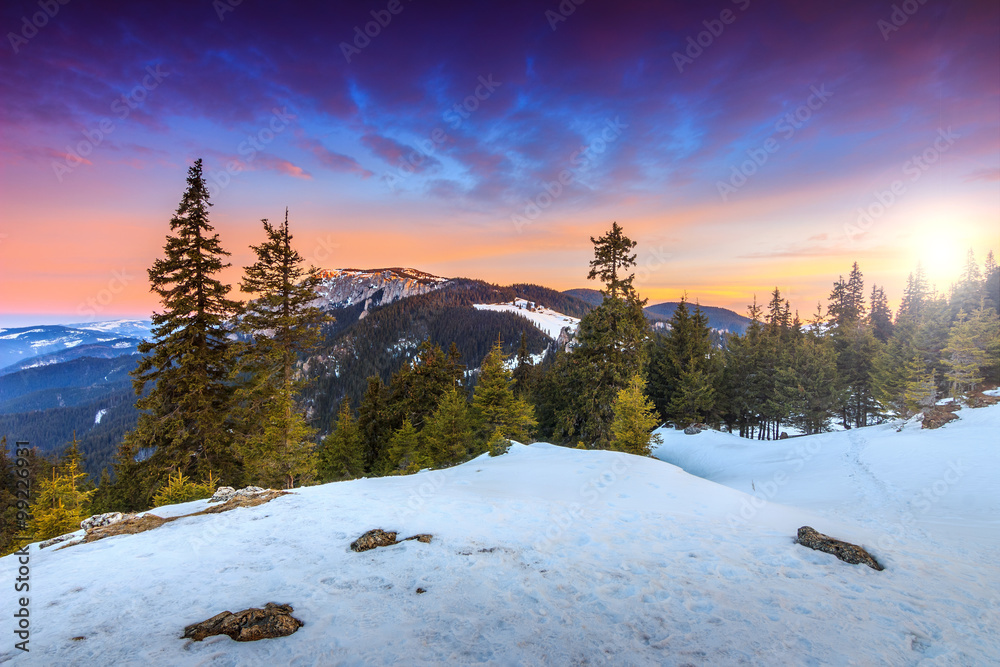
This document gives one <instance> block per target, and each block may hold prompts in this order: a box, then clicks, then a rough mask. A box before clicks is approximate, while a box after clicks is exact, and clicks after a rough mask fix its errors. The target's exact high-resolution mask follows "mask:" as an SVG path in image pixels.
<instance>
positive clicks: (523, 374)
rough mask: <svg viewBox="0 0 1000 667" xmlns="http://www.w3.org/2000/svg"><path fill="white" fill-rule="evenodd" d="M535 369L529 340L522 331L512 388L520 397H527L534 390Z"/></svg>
mask: <svg viewBox="0 0 1000 667" xmlns="http://www.w3.org/2000/svg"><path fill="white" fill-rule="evenodd" d="M534 370H535V367H534V365H533V364H532V361H531V355H530V354H529V353H528V342H527V339H526V337H525V335H524V332H523V331H522V332H521V343H520V345H518V348H517V365H516V366H515V367H514V373H513V375H512V379H513V381H514V382H513V385H512V386H511V389H512V390H513V391H514V395H515V396H517V397H518V398H527V397H528V396H529V395H530V394H531V392H532V391H533V390H534Z"/></svg>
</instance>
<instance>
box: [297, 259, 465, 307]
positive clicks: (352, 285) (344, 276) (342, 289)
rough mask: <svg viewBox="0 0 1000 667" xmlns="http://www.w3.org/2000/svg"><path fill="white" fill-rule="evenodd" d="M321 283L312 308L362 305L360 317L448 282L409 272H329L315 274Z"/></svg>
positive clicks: (393, 270)
mask: <svg viewBox="0 0 1000 667" xmlns="http://www.w3.org/2000/svg"><path fill="white" fill-rule="evenodd" d="M319 276H320V278H321V280H322V282H321V284H320V285H319V287H318V288H317V290H316V291H317V293H318V295H319V296H318V298H317V300H316V301H314V302H313V305H316V306H319V307H322V308H329V309H333V308H344V307H348V306H353V305H355V304H359V303H364V310H363V311H362V313H361V317H364V316H365V315H367V314H368V310H369V309H371V308H375V307H377V306H382V305H386V304H390V303H393V302H395V301H399V300H400V299H405V298H407V297H410V296H415V295H417V294H426V293H427V292H432V291H434V290H436V289H440V288H442V287H444V286H445V285H447V283H448V278H442V277H440V276H435V275H432V274H430V273H426V272H424V271H419V270H417V269H409V268H400V267H395V268H388V269H330V270H324V271H321V272H320V273H319Z"/></svg>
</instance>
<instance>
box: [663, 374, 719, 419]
mask: <svg viewBox="0 0 1000 667" xmlns="http://www.w3.org/2000/svg"><path fill="white" fill-rule="evenodd" d="M714 406H715V387H713V386H712V382H711V379H710V378H709V376H708V375H707V374H706V373H705V372H704V371H701V370H698V369H695V370H684V371H682V372H681V375H680V377H679V378H678V381H677V389H676V391H675V392H674V395H673V399H672V400H671V401H670V406H669V410H670V416H671V421H673V422H674V424H676V425H677V427H678V428H682V427H686V426H689V425H691V424H695V423H699V422H703V421H705V420H706V418H707V416H708V415H709V414H711V412H712V408H713V407H714Z"/></svg>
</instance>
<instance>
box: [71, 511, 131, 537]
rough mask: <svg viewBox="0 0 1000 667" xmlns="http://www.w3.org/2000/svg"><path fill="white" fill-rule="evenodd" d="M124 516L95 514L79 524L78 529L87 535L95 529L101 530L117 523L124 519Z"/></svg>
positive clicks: (112, 513) (116, 513)
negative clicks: (81, 529)
mask: <svg viewBox="0 0 1000 667" xmlns="http://www.w3.org/2000/svg"><path fill="white" fill-rule="evenodd" d="M125 516H126V515H125V514H122V513H121V512H107V513H105V514H95V515H94V516H91V517H87V518H86V519H84V520H83V521H81V522H80V528H83V529H84V530H85V531H87V532H88V533H89V532H90V531H92V530H93V529H95V528H101V527H103V526H110V525H112V524H115V523H118V522H119V521H121V520H123V519H124V518H125Z"/></svg>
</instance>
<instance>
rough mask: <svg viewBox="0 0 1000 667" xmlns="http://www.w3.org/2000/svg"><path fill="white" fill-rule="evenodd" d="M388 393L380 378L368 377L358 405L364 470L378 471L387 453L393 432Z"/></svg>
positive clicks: (375, 376)
mask: <svg viewBox="0 0 1000 667" xmlns="http://www.w3.org/2000/svg"><path fill="white" fill-rule="evenodd" d="M388 393H389V390H388V387H386V386H385V383H383V382H382V378H380V377H378V376H377V375H373V376H371V377H369V378H368V386H367V388H366V389H365V393H364V395H363V396H362V397H361V404H360V405H359V406H358V430H359V431H360V435H361V447H362V450H363V451H364V453H365V472H369V473H378V472H379V471H380V470H381V469H382V466H383V464H384V462H385V458H386V454H387V453H388V448H389V439H390V438H391V437H392V433H393V431H392V426H391V424H390V423H389V412H390V411H389V405H388V400H389V396H388ZM407 421H409V420H407ZM411 426H412V424H411Z"/></svg>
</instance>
